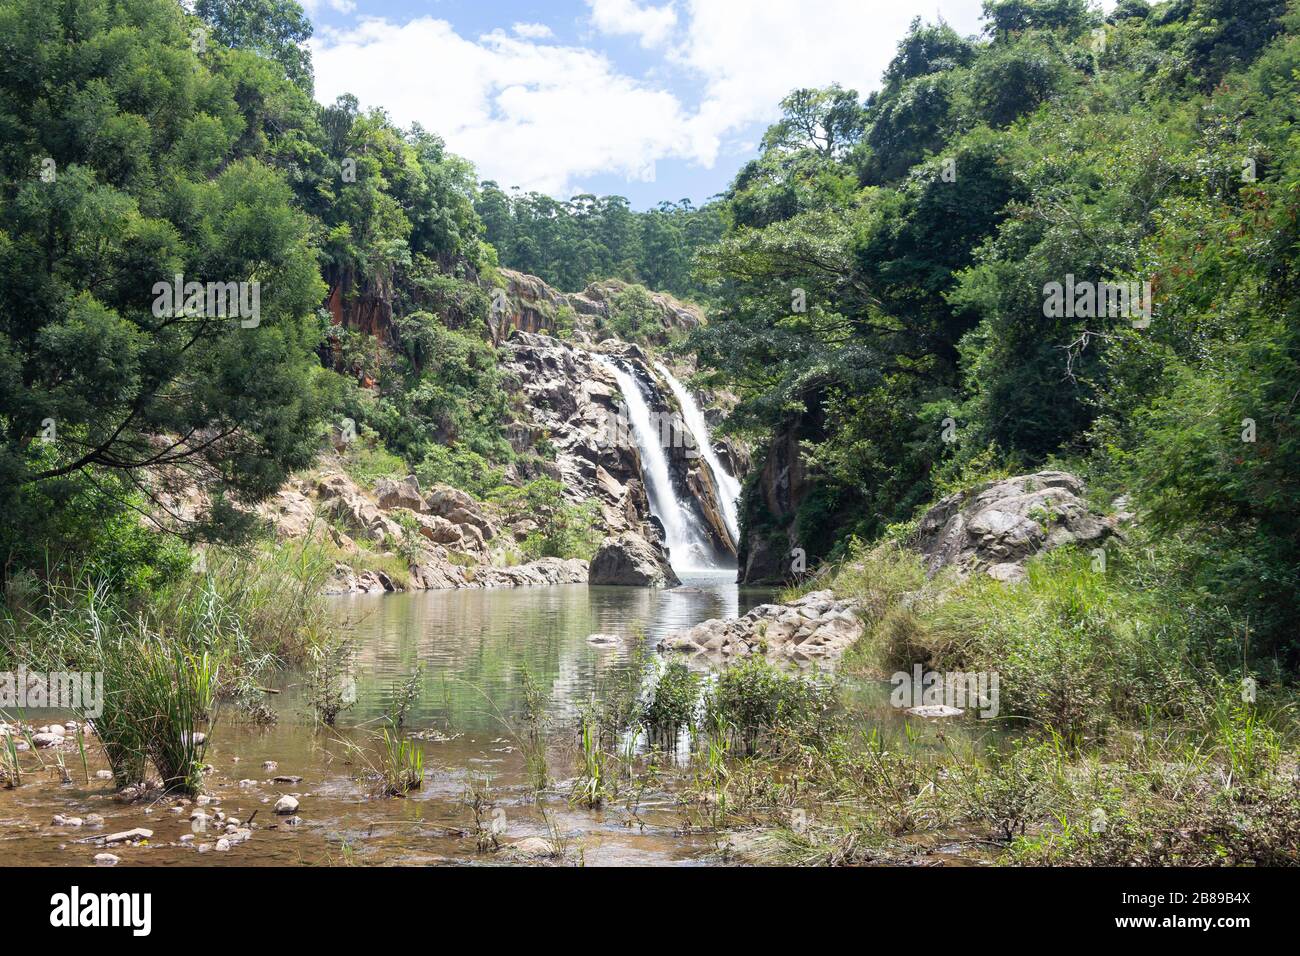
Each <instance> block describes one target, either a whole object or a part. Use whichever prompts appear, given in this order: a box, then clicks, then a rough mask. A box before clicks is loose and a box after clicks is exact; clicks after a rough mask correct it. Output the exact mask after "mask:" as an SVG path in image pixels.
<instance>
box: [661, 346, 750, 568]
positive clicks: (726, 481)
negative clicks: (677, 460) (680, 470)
mask: <svg viewBox="0 0 1300 956" xmlns="http://www.w3.org/2000/svg"><path fill="white" fill-rule="evenodd" d="M655 368H656V369H658V370H659V374H660V375H662V376H663V377H664V379H665V380H666V381H667V382H668V387H669V388H671V389H672V390H673V394H674V395H676V396H677V403H678V404H679V405H681V406H682V418H684V419H686V427H687V428H689V429H690V430H691V434H692V435H693V436H694V437H695V445H696V447H697V448H699V450H700V453H701V454H702V455H703V456H704V460H705V461H706V462H707V463H708V465H709V470H710V471H712V472H713V484H714V486H715V487H716V488H717V489H718V499H719V500H718V503H719V504H720V505H721V506H722V517H723V520H724V521H726V523H727V531H728V532H729V533H730V534H731V540H732V543H733V544H739V543H740V518H739V516H738V515H737V513H736V502H737V501H738V500H739V498H740V482H739V481H737V480H736V479H735V477H733V476H732V475H731V473H730V472H728V471H727V469H725V468H723V467H722V462H721V461H719V460H718V454H717V452H715V451H714V450H713V442H712V441H711V440H710V438H709V425H708V422H706V421H705V420H704V413H703V412H702V411H700V406H699V405H698V404H697V403H696V401H695V398H694V397H693V396H692V395H691V393H690V392H688V391H687V390H686V387H685V386H684V385H682V383H681V382H679V381H677V378H676V376H674V375H673V373H672V372H670V371H668V369H667V368H665V367H664V364H663V363H662V362H655Z"/></svg>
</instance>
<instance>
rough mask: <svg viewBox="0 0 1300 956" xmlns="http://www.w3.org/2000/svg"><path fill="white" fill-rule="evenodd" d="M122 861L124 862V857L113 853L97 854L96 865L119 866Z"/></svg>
mask: <svg viewBox="0 0 1300 956" xmlns="http://www.w3.org/2000/svg"><path fill="white" fill-rule="evenodd" d="M120 862H122V858H121V857H117V856H114V855H113V854H111V853H96V854H95V866H117V865H118V864H119V863H120Z"/></svg>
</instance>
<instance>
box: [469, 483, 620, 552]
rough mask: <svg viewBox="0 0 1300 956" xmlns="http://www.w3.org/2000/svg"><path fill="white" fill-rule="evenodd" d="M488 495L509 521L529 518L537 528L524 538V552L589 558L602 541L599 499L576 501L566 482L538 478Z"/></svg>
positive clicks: (503, 487) (506, 486) (503, 486)
mask: <svg viewBox="0 0 1300 956" xmlns="http://www.w3.org/2000/svg"><path fill="white" fill-rule="evenodd" d="M486 497H487V499H488V500H489V501H491V502H493V503H494V504H496V505H497V506H498V507H499V508H501V509H502V511H503V512H504V514H505V515H506V519H507V520H508V521H511V522H514V521H521V520H528V521H533V522H535V523H536V524H537V529H536V530H535V531H533V532H532V533H531V534H529V535H528V537H527V538H525V539H524V543H523V552H524V555H525V556H526V557H527V558H528V559H529V560H530V561H535V560H537V559H538V558H582V559H583V560H589V559H590V558H591V556H592V555H593V554H595V553H596V548H597V547H598V546H599V544H600V534H599V531H598V519H599V514H598V512H597V510H596V505H595V502H592V501H584V502H582V503H580V504H574V503H572V502H570V501H568V500H567V499H566V498H565V497H564V485H563V484H561V483H560V482H558V481H555V480H554V479H552V478H536V479H534V480H532V481H530V482H528V483H527V484H525V485H522V486H518V487H516V486H511V485H502V486H500V487H498V488H496V489H494V490H493V491H492V492H491V493H490V494H488V495H487V496H486Z"/></svg>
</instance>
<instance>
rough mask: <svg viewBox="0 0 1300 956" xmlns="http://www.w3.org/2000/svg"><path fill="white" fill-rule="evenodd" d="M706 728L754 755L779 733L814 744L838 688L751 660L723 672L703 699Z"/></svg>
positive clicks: (823, 728)
mask: <svg viewBox="0 0 1300 956" xmlns="http://www.w3.org/2000/svg"><path fill="white" fill-rule="evenodd" d="M705 701H706V702H705V724H706V725H708V726H714V727H721V728H723V729H724V732H725V734H726V736H727V737H728V739H729V740H730V741H731V743H732V744H733V745H734V746H736V747H741V748H744V750H745V752H746V753H754V752H755V751H756V750H757V749H758V748H759V747H760V746H761V745H762V744H764V743H765V742H769V741H772V740H773V739H774V736H773V735H774V734H776V733H777V732H782V731H783V732H789V733H791V734H793V735H795V736H796V738H801V739H808V740H814V739H817V738H818V737H819V736H824V735H825V733H826V731H827V729H828V728H829V727H830V726H831V724H832V721H833V720H834V717H835V714H836V708H837V689H836V686H835V684H834V683H833V682H831V681H828V680H826V679H823V678H816V677H804V676H802V675H800V674H792V673H786V672H784V671H781V670H778V669H777V668H776V667H774V666H773V665H772V664H770V663H768V661H767V659H766V658H764V657H761V656H755V657H751V658H748V659H746V660H744V661H741V662H739V663H737V664H733V665H732V666H730V667H727V668H726V669H724V670H723V671H722V672H721V673H720V674H719V675H718V679H717V682H716V683H715V684H714V685H713V687H712V688H710V690H709V693H708V695H707V697H706V699H705Z"/></svg>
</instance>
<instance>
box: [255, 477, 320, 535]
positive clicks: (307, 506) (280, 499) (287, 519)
mask: <svg viewBox="0 0 1300 956" xmlns="http://www.w3.org/2000/svg"><path fill="white" fill-rule="evenodd" d="M258 510H259V512H260V513H261V514H262V516H263V517H265V518H267V519H268V520H269V521H270V522H271V524H273V525H274V526H275V534H276V537H277V538H279V539H281V540H283V539H285V538H305V537H306V536H307V535H308V534H309V533H311V532H312V531H313V529H314V526H315V525H316V522H317V518H316V506H315V505H314V504H312V500H311V499H310V498H308V497H307V496H306V495H304V494H303V493H302V492H300V491H294V490H292V489H289V488H284V489H281V490H280V491H277V492H276V493H275V494H274V495H272V496H271V497H270V498H269V499H268V500H266V501H265V502H263V503H262V504H261V506H260V507H259V509H258Z"/></svg>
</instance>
